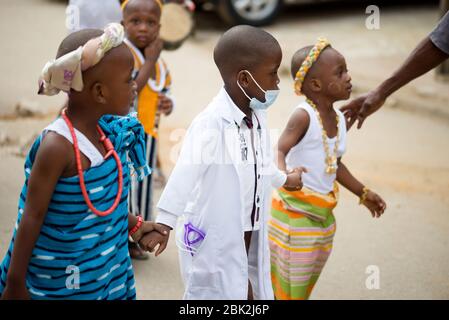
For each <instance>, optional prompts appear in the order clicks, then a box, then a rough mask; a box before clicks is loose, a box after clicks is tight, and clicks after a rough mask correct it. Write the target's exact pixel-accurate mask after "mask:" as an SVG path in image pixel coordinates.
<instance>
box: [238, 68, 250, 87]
mask: <svg viewBox="0 0 449 320" xmlns="http://www.w3.org/2000/svg"><path fill="white" fill-rule="evenodd" d="M237 81H238V82H239V83H240V85H241V86H242V87H243V88H246V87H248V85H249V79H248V74H247V73H246V72H245V71H243V70H242V71H239V73H238V74H237Z"/></svg>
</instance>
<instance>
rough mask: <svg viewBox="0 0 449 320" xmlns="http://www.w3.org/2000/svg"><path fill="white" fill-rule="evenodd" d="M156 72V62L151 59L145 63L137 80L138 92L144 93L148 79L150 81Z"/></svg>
mask: <svg viewBox="0 0 449 320" xmlns="http://www.w3.org/2000/svg"><path fill="white" fill-rule="evenodd" d="M154 71H155V62H154V61H153V60H150V59H148V60H146V61H145V63H144V64H143V65H142V67H141V68H140V70H139V74H138V76H137V78H136V83H137V92H139V93H140V91H142V89H143V88H144V87H145V85H146V84H147V82H148V79H150V77H151V74H153V73H154Z"/></svg>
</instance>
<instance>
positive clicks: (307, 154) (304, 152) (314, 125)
mask: <svg viewBox="0 0 449 320" xmlns="http://www.w3.org/2000/svg"><path fill="white" fill-rule="evenodd" d="M298 108H301V109H304V110H305V111H306V112H307V113H308V114H309V118H310V121H309V127H308V129H307V132H306V134H305V135H304V137H303V138H302V140H301V141H300V142H299V143H298V144H297V145H295V146H294V147H293V148H291V149H290V152H289V153H288V154H287V157H286V164H287V169H288V170H291V169H294V168H296V167H300V166H301V167H305V168H306V169H307V170H308V172H307V173H303V174H302V181H303V184H304V186H306V187H307V188H309V189H312V190H313V191H315V192H319V193H323V194H327V193H329V192H331V191H332V190H333V186H334V181H335V179H336V177H337V175H336V174H335V173H334V174H327V173H326V166H327V165H326V163H325V157H326V156H325V151H324V146H323V136H322V128H321V125H320V123H319V121H318V117H317V114H316V113H315V110H314V109H313V108H312V106H310V105H309V104H308V103H307V102H306V101H304V102H302V103H301V104H300V105H299V106H297V107H296V109H298ZM335 112H337V115H338V116H339V118H340V121H339V130H338V131H339V137H340V142H339V146H338V150H337V158H339V157H341V156H342V155H343V153H344V152H345V150H346V122H345V118H344V116H343V113H341V112H340V111H339V110H335ZM336 140H337V139H336V137H334V138H332V139H329V138H328V137H327V142H328V145H329V150H330V151H331V152H333V150H334V147H335V142H336Z"/></svg>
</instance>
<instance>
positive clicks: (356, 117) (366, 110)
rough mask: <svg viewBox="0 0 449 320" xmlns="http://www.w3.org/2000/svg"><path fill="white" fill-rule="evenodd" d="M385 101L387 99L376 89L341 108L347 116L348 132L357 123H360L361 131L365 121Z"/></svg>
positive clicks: (358, 126) (358, 125)
mask: <svg viewBox="0 0 449 320" xmlns="http://www.w3.org/2000/svg"><path fill="white" fill-rule="evenodd" d="M385 100H386V97H385V96H384V95H383V94H382V93H381V92H380V91H379V90H378V89H375V90H371V91H370V92H368V93H366V94H364V95H362V96H360V97H358V98H355V99H353V100H352V101H350V102H349V103H348V104H346V105H344V106H343V107H341V109H340V110H341V112H343V114H344V115H345V118H346V125H347V128H348V130H349V129H350V128H351V127H352V125H353V124H354V123H355V121H358V124H357V129H360V128H361V127H362V125H363V122H364V121H365V119H366V118H367V117H368V116H369V115H371V114H373V113H374V112H376V111H377V110H379V109H380V107H382V105H383V104H384V103H385Z"/></svg>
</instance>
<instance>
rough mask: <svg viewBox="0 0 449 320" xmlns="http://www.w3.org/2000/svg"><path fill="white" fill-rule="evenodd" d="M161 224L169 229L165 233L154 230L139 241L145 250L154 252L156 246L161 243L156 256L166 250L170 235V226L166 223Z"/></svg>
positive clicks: (165, 228)
mask: <svg viewBox="0 0 449 320" xmlns="http://www.w3.org/2000/svg"><path fill="white" fill-rule="evenodd" d="M160 226H161V227H163V228H164V230H165V231H167V233H166V234H165V235H163V234H161V233H159V232H156V231H152V232H149V233H147V234H145V235H144V236H143V237H142V239H140V241H139V246H140V247H141V248H142V249H143V250H147V251H149V252H153V251H154V249H155V248H156V246H157V245H159V247H158V249H157V251H156V253H155V256H156V257H157V256H158V255H160V254H161V253H162V252H163V251H164V250H165V248H166V247H167V243H168V239H169V237H170V228H169V227H167V226H165V225H160Z"/></svg>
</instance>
